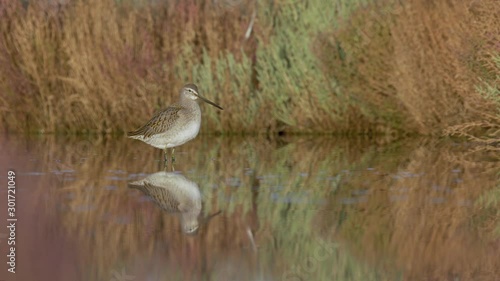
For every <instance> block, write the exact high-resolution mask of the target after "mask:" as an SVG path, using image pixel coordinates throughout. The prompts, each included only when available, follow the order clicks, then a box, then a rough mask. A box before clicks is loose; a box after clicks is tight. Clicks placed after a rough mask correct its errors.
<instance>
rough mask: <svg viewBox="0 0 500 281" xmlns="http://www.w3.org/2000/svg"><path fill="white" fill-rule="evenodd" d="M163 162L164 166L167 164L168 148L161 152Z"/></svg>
mask: <svg viewBox="0 0 500 281" xmlns="http://www.w3.org/2000/svg"><path fill="white" fill-rule="evenodd" d="M163 160H164V161H165V164H167V163H168V148H165V149H164V150H163Z"/></svg>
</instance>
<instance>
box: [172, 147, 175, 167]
mask: <svg viewBox="0 0 500 281" xmlns="http://www.w3.org/2000/svg"><path fill="white" fill-rule="evenodd" d="M174 151H175V147H172V163H174V162H175V155H174Z"/></svg>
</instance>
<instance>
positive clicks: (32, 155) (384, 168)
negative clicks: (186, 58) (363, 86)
mask: <svg viewBox="0 0 500 281" xmlns="http://www.w3.org/2000/svg"><path fill="white" fill-rule="evenodd" d="M0 144H1V146H0V150H1V155H2V156H1V159H0V168H1V175H0V179H1V181H2V185H1V186H0V195H1V197H2V199H1V201H2V204H1V206H2V207H1V208H2V210H1V211H0V214H1V220H0V221H1V224H2V225H1V227H0V246H1V255H0V261H1V263H2V264H3V265H2V269H1V271H0V279H2V280H8V281H12V280H19V281H21V280H22V281H31V280H37V281H43V280H51V281H58V280H64V281H67V280H70V281H71V280H82V281H89V280H91V281H93V280H105V281H111V280H114V281H121V280H136V281H143V280H363V281H364V280H453V281H458V280H460V281H461V280H500V255H499V253H500V239H499V236H500V219H499V218H500V211H499V207H500V184H499V178H498V175H499V171H500V169H499V165H498V160H499V155H498V153H493V152H487V151H484V150H482V147H480V146H477V145H472V144H468V143H460V142H455V141H442V140H441V141H438V140H421V139H418V140H405V141H404V142H393V143H389V144H377V142H375V141H369V140H356V139H350V140H346V139H338V138H337V139H336V138H286V139H277V140H269V139H266V138H216V137H199V138H197V139H196V140H194V141H192V142H190V143H189V144H186V145H184V146H182V147H181V148H179V149H177V151H176V157H177V161H176V164H175V165H174V169H172V168H171V167H167V168H165V167H164V166H163V163H162V161H160V159H161V158H162V155H161V152H160V151H159V150H156V149H154V148H152V147H149V146H147V145H146V144H144V143H141V142H139V141H134V140H130V139H125V138H116V137H115V138H112V137H90V138H88V137H85V138H83V137H80V138H78V137H72V138H67V137H54V136H39V137H37V136H34V137H24V136H14V135H10V136H0ZM8 170H14V171H15V173H16V179H15V182H16V217H17V219H18V221H17V222H16V232H15V233H16V274H11V273H8V272H7V267H6V262H7V257H6V255H7V254H8V248H7V238H8V235H10V234H8V233H7V232H8V230H6V229H7V228H6V226H7V224H8V223H7V221H6V219H7V212H6V208H7V207H6V204H5V202H7V185H6V182H7V171H8ZM181 201H182V202H181ZM196 228H197V230H196V231H194V233H190V232H192V231H193V230H195V229H196Z"/></svg>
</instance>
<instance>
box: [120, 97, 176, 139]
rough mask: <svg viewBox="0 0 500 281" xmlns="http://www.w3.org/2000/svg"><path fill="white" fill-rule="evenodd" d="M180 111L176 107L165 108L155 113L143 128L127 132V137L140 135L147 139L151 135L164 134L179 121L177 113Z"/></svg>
mask: <svg viewBox="0 0 500 281" xmlns="http://www.w3.org/2000/svg"><path fill="white" fill-rule="evenodd" d="M181 109H182V107H181V106H178V105H173V106H170V107H167V108H166V109H164V110H162V111H160V112H158V113H156V114H155V115H154V116H153V118H151V120H149V121H148V122H147V123H146V124H145V125H144V126H142V127H140V128H139V129H137V130H135V131H132V132H128V133H127V136H129V137H133V136H139V135H142V136H143V137H144V138H148V137H151V136H152V135H156V134H160V133H164V132H166V131H168V130H169V129H170V128H171V127H172V125H173V124H174V123H175V121H176V120H178V119H179V111H180V110H181Z"/></svg>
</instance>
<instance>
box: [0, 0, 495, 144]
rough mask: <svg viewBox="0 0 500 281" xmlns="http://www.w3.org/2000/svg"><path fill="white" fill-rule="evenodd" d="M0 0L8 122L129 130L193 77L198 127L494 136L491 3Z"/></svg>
mask: <svg viewBox="0 0 500 281" xmlns="http://www.w3.org/2000/svg"><path fill="white" fill-rule="evenodd" d="M4 2H5V3H2V7H0V16H1V17H2V21H0V34H1V37H2V39H3V40H0V42H1V43H0V61H1V62H2V63H1V64H0V92H1V93H2V96H1V97H0V104H1V106H0V115H1V116H2V120H3V121H4V122H3V123H2V124H3V125H4V127H8V129H12V130H18V131H22V130H24V131H30V130H31V131H65V132H70V131H73V132H74V131H76V132H81V131H99V132H111V131H125V130H129V129H130V128H133V127H134V124H137V122H138V120H144V119H145V118H146V117H147V116H151V114H152V112H153V111H155V110H157V109H158V107H163V106H165V104H167V103H168V102H169V101H172V99H175V98H176V97H175V93H176V92H177V89H179V88H180V87H181V86H182V84H184V83H185V82H186V81H194V82H196V83H199V84H200V88H201V90H202V92H204V93H206V96H207V97H209V98H212V99H214V100H216V101H217V102H218V103H220V104H222V105H223V106H224V108H225V109H226V110H224V112H217V111H207V112H206V114H205V116H206V118H205V119H204V122H205V123H206V124H205V126H204V128H207V129H208V130H210V131H212V132H223V133H241V132H244V133H276V132H283V131H285V132H335V133H346V134H348V133H352V134H358V133H371V134H387V135H391V134H395V135H406V134H412V133H420V134H442V133H443V132H447V133H448V134H464V135H467V136H469V137H473V136H474V135H479V136H482V138H479V140H481V141H491V142H493V141H495V140H498V134H499V128H498V123H499V116H498V108H499V107H498V103H495V100H498V96H499V95H498V87H497V85H498V75H499V68H498V57H499V53H498V48H497V46H498V42H499V39H498V34H497V33H498V32H497V27H498V26H499V23H498V17H497V11H498V8H497V6H498V5H497V3H496V1H495V0H483V1H462V0H451V1H440V2H436V3H430V2H429V1H427V0H415V1H396V0H384V1H373V0H371V1H365V0H354V1H348V0H344V1H334V3H331V2H328V1H321V0H311V1H260V0H258V1H254V0H248V1H224V0H222V1H208V0H189V1H115V0H104V1H100V0H99V1H97V0H74V1H62V2H64V3H62V4H60V5H56V4H54V1H48V0H43V1H30V2H29V5H27V8H26V7H23V6H22V5H21V3H20V2H19V1H4ZM138 2H144V3H143V4H142V5H138V4H137V3H138ZM222 3H224V4H222ZM255 17H256V18H255ZM443 19H446V20H443ZM254 20H255V21H254ZM251 22H254V23H255V25H251V24H250V23H251ZM249 26H251V27H252V29H251V30H252V33H251V36H245V34H246V33H247V31H248V30H249ZM408 46H413V48H408ZM476 87H477V88H478V89H476ZM165 89H167V91H168V93H165Z"/></svg>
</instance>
